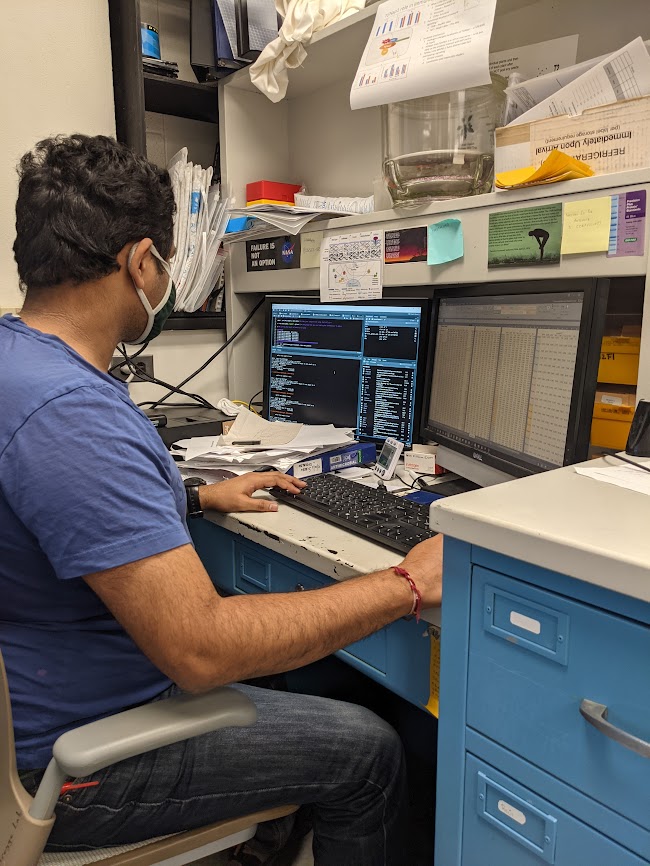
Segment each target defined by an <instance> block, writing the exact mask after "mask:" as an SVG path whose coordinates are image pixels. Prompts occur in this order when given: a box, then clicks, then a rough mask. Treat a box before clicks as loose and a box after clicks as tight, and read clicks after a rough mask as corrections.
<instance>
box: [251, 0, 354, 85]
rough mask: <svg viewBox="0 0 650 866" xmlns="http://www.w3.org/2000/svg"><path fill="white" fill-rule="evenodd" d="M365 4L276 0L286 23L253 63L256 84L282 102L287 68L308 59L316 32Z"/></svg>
mask: <svg viewBox="0 0 650 866" xmlns="http://www.w3.org/2000/svg"><path fill="white" fill-rule="evenodd" d="M365 5H366V3H365V0H276V2H275V8H276V9H277V10H278V12H279V14H280V15H281V16H282V17H283V19H284V23H283V24H282V27H281V28H280V32H279V33H278V37H277V39H274V40H273V41H272V42H269V44H268V45H267V46H266V47H265V48H264V49H263V51H262V53H261V54H260V56H259V57H258V58H257V60H256V61H255V63H253V65H252V66H251V67H250V76H251V81H252V82H253V84H254V85H255V87H257V88H258V89H259V90H261V91H262V93H263V94H264V95H265V96H268V98H269V99H270V100H271V102H280V100H281V99H284V97H285V95H286V93H287V87H288V84H289V73H288V72H287V70H288V69H295V68H296V67H297V66H301V65H302V64H303V63H304V61H305V58H306V57H307V52H306V51H305V47H304V46H305V45H308V44H309V42H310V41H311V38H312V36H313V35H314V33H317V32H318V31H319V30H322V29H323V28H325V27H327V26H328V25H329V24H333V23H334V22H335V21H340V19H341V18H345V17H346V16H347V15H352V14H353V13H354V12H358V11H359V10H360V9H363V8H364V6H365Z"/></svg>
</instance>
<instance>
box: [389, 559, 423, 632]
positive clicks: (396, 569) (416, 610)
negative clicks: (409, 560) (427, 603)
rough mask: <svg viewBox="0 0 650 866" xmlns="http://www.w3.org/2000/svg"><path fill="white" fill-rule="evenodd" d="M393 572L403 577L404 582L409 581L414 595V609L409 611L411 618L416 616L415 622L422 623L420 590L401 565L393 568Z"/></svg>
mask: <svg viewBox="0 0 650 866" xmlns="http://www.w3.org/2000/svg"><path fill="white" fill-rule="evenodd" d="M393 571H394V572H395V574H396V575H397V576H398V577H403V578H404V580H407V581H408V585H409V586H410V587H411V592H412V593H413V607H412V608H411V610H410V611H409V614H408V615H409V616H413V614H415V621H416V622H420V613H421V612H422V596H421V595H420V590H419V589H418V588H417V586H416V585H415V581H414V580H413V578H412V577H411V575H410V574H409V573H408V571H407V570H406V569H405V568H400V566H399V565H395V566H393Z"/></svg>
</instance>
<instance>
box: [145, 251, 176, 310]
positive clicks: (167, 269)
mask: <svg viewBox="0 0 650 866" xmlns="http://www.w3.org/2000/svg"><path fill="white" fill-rule="evenodd" d="M149 252H150V253H151V255H152V256H154V258H156V259H158V261H159V262H160V263H161V264H162V266H163V269H164V271H165V273H166V274H167V276H168V277H169V281H168V283H167V290H166V291H165V294H164V295H163V296H162V298H161V300H160V302H159V303H158V304H156V306H155V307H154V308H153V312H154V314H155V313H157V312H158V311H159V310H162V308H163V307H164V306H165V304H166V303H167V301H168V300H169V296H170V295H171V293H172V284H173V282H174V280H173V279H172V273H171V269H170V267H169V265H168V264H167V262H166V261H165V260H164V259H163V257H162V256H161V255H160V253H159V252H158V250H157V249H156V248H155V246H154V245H153V244H151V247H150V248H149Z"/></svg>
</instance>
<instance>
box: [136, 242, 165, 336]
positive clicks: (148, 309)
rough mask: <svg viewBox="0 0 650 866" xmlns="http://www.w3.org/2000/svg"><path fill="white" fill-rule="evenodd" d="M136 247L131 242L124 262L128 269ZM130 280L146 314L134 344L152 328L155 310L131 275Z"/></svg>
mask: <svg viewBox="0 0 650 866" xmlns="http://www.w3.org/2000/svg"><path fill="white" fill-rule="evenodd" d="M137 247H138V245H137V244H133V246H132V247H131V252H130V253H129V257H128V259H127V263H126V264H127V267H128V268H129V269H130V267H131V262H132V261H133V256H134V255H135V251H136V249H137ZM152 248H153V247H152ZM129 276H131V272H130V270H129ZM131 282H132V283H133V288H134V289H135V290H136V292H137V293H138V297H139V298H140V303H141V304H142V306H143V307H144V309H145V312H146V314H147V325H146V327H145V329H144V331H143V332H142V333H141V334H140V336H139V337H138V338H137V340H133V344H134V345H135V344H137V343H142V342H144V340H145V339H146V338H147V335H148V334H149V332H150V331H151V329H152V327H153V320H154V316H155V310H153V309H152V307H151V304H150V303H149V298H147V296H146V295H145V293H144V292H143V291H142V289H140V288H138V286H136V284H135V280H134V279H133V277H131ZM167 297H169V295H168V294H167ZM157 309H159V307H158V308H157Z"/></svg>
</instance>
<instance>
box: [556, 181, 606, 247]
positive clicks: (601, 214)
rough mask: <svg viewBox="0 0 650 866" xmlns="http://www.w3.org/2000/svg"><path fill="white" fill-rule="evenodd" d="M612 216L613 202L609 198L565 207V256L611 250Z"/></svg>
mask: <svg viewBox="0 0 650 866" xmlns="http://www.w3.org/2000/svg"><path fill="white" fill-rule="evenodd" d="M611 216H612V202H611V198H610V196H608V195H607V196H602V197H601V198H590V199H587V200H586V201H568V202H567V203H566V204H565V205H564V233H563V236H562V255H563V256H566V255H570V254H572V253H600V252H605V251H606V250H608V249H609V226H610V222H611Z"/></svg>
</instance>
